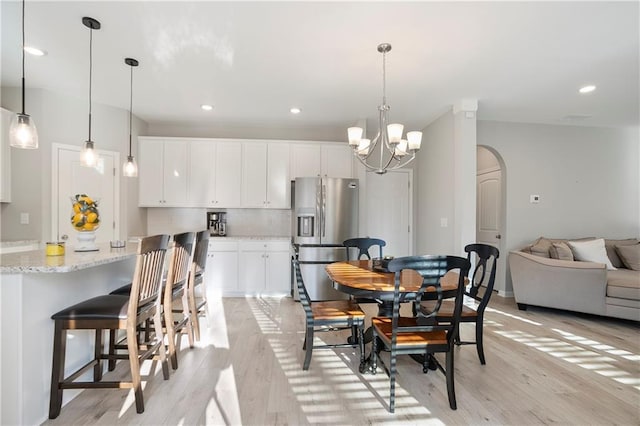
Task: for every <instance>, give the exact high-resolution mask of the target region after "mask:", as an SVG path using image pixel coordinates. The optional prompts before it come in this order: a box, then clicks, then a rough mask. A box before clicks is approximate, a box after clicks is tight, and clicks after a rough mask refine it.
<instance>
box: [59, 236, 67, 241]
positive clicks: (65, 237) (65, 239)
mask: <svg viewBox="0 0 640 426" xmlns="http://www.w3.org/2000/svg"><path fill="white" fill-rule="evenodd" d="M60 239H61V240H62V241H67V240H68V239H69V236H68V235H67V234H63V235H62V237H60Z"/></svg>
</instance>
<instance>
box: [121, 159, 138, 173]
mask: <svg viewBox="0 0 640 426" xmlns="http://www.w3.org/2000/svg"><path fill="white" fill-rule="evenodd" d="M122 174H123V176H125V177H138V165H137V164H136V159H135V158H133V156H132V155H128V156H127V161H126V162H125V163H124V165H123V166H122Z"/></svg>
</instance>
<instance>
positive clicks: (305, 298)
mask: <svg viewBox="0 0 640 426" xmlns="http://www.w3.org/2000/svg"><path fill="white" fill-rule="evenodd" d="M291 262H292V264H293V270H294V272H295V274H296V283H297V285H298V294H299V296H300V304H301V305H302V308H303V309H304V313H305V315H306V317H307V319H308V320H310V319H313V311H312V310H311V299H310V298H309V293H308V292H307V287H305V285H304V280H303V279H302V272H301V271H300V262H299V261H298V259H296V258H295V257H293V258H291Z"/></svg>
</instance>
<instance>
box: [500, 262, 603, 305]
mask: <svg viewBox="0 0 640 426" xmlns="http://www.w3.org/2000/svg"><path fill="white" fill-rule="evenodd" d="M509 267H510V269H511V279H512V282H513V293H514V296H515V299H516V302H517V303H524V304H530V305H536V306H546V307H550V308H557V309H567V310H570V311H577V312H586V313H592V314H597V315H604V314H605V298H606V288H607V269H606V266H605V264H604V263H595V262H579V261H567V260H558V259H548V258H543V257H540V256H534V255H531V254H528V253H523V252H520V251H512V252H510V253H509Z"/></svg>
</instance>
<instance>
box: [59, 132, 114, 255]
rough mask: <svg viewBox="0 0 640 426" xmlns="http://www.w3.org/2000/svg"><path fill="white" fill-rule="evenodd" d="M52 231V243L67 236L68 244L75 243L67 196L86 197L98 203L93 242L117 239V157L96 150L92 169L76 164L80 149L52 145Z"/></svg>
mask: <svg viewBox="0 0 640 426" xmlns="http://www.w3.org/2000/svg"><path fill="white" fill-rule="evenodd" d="M52 150H53V162H54V163H53V188H52V206H51V207H52V211H53V215H52V216H53V217H52V226H51V227H52V229H51V235H52V239H53V240H54V241H60V240H64V235H67V237H68V240H67V241H68V243H69V244H70V245H75V244H76V235H77V231H75V230H74V229H73V227H72V225H71V209H72V207H71V206H72V204H71V197H73V196H75V195H76V194H86V195H88V196H89V197H91V198H92V199H94V200H97V202H98V212H99V213H100V227H99V228H98V229H97V230H96V242H98V243H104V242H108V241H110V240H117V239H118V236H119V234H120V232H119V224H120V220H119V219H120V218H119V214H120V201H119V200H120V197H119V181H118V179H117V178H116V176H119V170H120V167H119V164H120V154H119V153H117V152H112V151H98V152H97V153H98V162H97V165H96V166H95V167H84V166H82V165H80V147H76V146H68V145H59V144H53V146H52Z"/></svg>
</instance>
